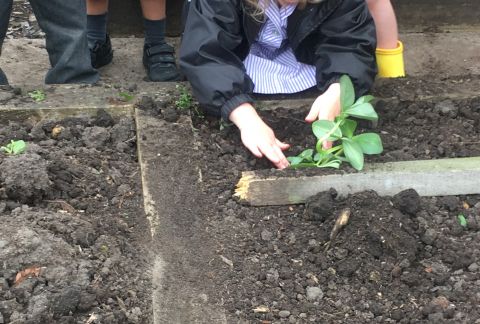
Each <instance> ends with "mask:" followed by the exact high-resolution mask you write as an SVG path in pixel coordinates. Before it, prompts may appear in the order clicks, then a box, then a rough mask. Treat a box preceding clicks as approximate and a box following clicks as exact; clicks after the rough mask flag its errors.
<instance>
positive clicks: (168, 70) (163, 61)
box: [143, 43, 183, 82]
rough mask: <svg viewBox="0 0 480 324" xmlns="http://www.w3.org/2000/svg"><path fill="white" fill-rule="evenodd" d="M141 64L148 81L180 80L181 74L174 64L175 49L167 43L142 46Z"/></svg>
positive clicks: (181, 78)
mask: <svg viewBox="0 0 480 324" xmlns="http://www.w3.org/2000/svg"><path fill="white" fill-rule="evenodd" d="M143 66H144V67H145V68H146V69H147V76H148V78H149V79H150V81H154V82H166V81H182V80H183V76H182V74H181V73H180V71H179V70H178V68H177V65H176V64H175V49H174V48H173V47H172V46H170V45H168V44H167V43H163V44H158V45H153V46H152V45H147V44H145V45H144V47H143Z"/></svg>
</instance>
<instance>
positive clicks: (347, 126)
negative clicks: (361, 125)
mask: <svg viewBox="0 0 480 324" xmlns="http://www.w3.org/2000/svg"><path fill="white" fill-rule="evenodd" d="M355 129H357V122H356V121H354V120H351V119H345V121H344V122H343V124H342V125H341V126H340V130H341V131H342V134H343V136H345V137H348V138H351V137H352V136H353V134H354V133H355Z"/></svg>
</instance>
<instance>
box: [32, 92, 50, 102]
mask: <svg viewBox="0 0 480 324" xmlns="http://www.w3.org/2000/svg"><path fill="white" fill-rule="evenodd" d="M28 95H29V96H30V98H32V99H33V100H35V101H36V102H40V101H44V100H45V98H46V96H45V92H43V91H42V90H33V91H31V92H29V93H28Z"/></svg>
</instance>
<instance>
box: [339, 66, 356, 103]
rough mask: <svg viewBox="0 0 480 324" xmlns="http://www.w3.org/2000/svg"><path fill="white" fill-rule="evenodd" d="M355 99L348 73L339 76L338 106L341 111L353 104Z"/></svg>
mask: <svg viewBox="0 0 480 324" xmlns="http://www.w3.org/2000/svg"><path fill="white" fill-rule="evenodd" d="M354 101H355V90H354V88H353V84H352V80H350V77H349V76H348V75H342V76H341V77H340V107H341V111H344V109H345V108H348V107H350V106H351V105H353V102H354Z"/></svg>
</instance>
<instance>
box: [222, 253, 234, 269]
mask: <svg viewBox="0 0 480 324" xmlns="http://www.w3.org/2000/svg"><path fill="white" fill-rule="evenodd" d="M220 259H222V261H223V262H225V263H226V264H228V265H229V266H230V268H231V269H233V262H232V260H230V259H227V258H226V257H224V256H223V255H220Z"/></svg>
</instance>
